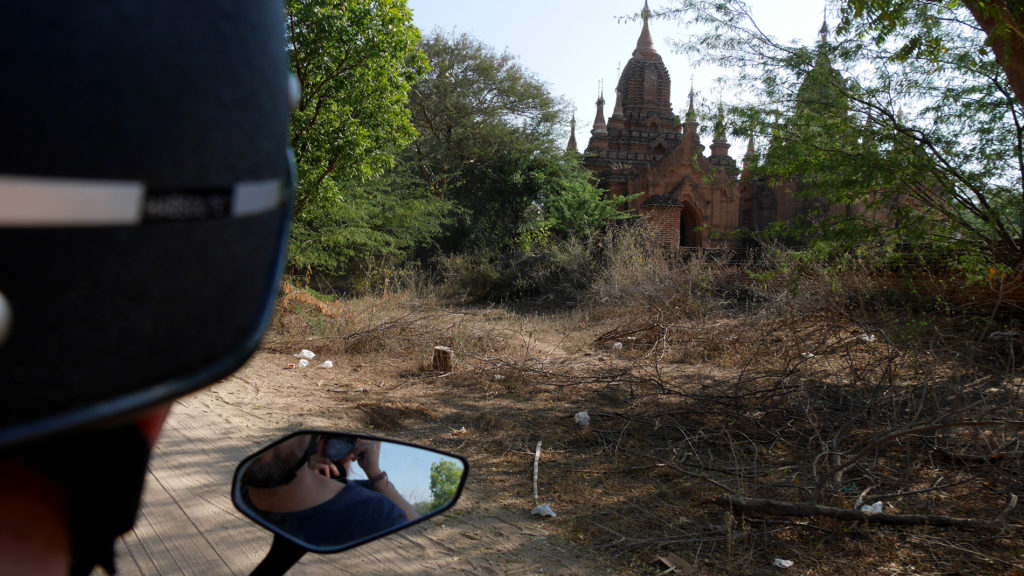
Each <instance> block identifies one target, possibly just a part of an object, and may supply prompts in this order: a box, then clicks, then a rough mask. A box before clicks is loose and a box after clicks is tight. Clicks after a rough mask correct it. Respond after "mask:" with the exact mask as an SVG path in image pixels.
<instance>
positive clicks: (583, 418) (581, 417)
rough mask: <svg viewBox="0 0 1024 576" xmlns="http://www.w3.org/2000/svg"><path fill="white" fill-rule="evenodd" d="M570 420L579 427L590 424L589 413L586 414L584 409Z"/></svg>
mask: <svg viewBox="0 0 1024 576" xmlns="http://www.w3.org/2000/svg"><path fill="white" fill-rule="evenodd" d="M572 420H573V422H575V423H576V425H577V426H579V427H580V428H586V427H587V426H590V414H587V412H586V410H584V411H583V412H577V413H576V415H575V416H573V417H572Z"/></svg>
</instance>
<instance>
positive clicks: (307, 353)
mask: <svg viewBox="0 0 1024 576" xmlns="http://www.w3.org/2000/svg"><path fill="white" fill-rule="evenodd" d="M295 357H296V358H302V359H303V360H312V359H313V358H316V354H314V353H313V351H312V350H306V349H305V348H303V350H302V352H299V353H298V354H296V355H295Z"/></svg>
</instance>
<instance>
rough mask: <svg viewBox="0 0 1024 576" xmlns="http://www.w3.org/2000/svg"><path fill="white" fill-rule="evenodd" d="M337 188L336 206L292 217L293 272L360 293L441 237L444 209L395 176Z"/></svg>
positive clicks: (422, 190) (410, 180)
mask: <svg viewBox="0 0 1024 576" xmlns="http://www.w3.org/2000/svg"><path fill="white" fill-rule="evenodd" d="M330 182H331V184H332V185H334V186H336V190H337V192H336V193H337V202H333V203H331V204H329V205H326V206H324V207H323V208H322V209H320V210H318V211H308V212H307V213H305V214H303V215H300V216H298V217H296V219H295V221H294V223H293V229H292V238H291V243H290V244H289V262H290V264H291V265H292V267H293V269H297V270H301V271H317V272H319V273H320V274H322V275H324V276H325V277H326V278H327V279H329V280H331V281H332V283H333V284H334V286H335V288H337V289H342V290H345V291H362V290H364V289H366V288H367V287H368V284H369V283H372V282H374V281H376V280H379V279H380V278H379V277H380V276H381V275H382V274H386V273H388V272H389V271H390V270H392V269H393V268H394V267H395V266H396V265H399V264H401V263H402V262H403V261H404V260H405V259H406V258H407V257H408V255H409V253H410V252H411V251H413V250H415V249H417V248H420V247H422V246H426V245H429V244H430V242H431V239H432V238H434V237H436V236H437V235H439V234H440V233H441V226H442V223H443V222H444V219H445V213H446V209H447V207H446V205H445V203H444V202H442V201H440V200H439V199H437V198H436V197H434V196H432V195H431V194H430V193H429V191H428V190H426V189H425V187H423V185H422V183H421V182H419V181H417V180H416V179H414V178H408V177H406V176H405V175H403V174H401V173H397V172H390V173H388V174H385V175H383V176H381V177H378V178H376V179H374V180H371V181H368V182H350V183H348V185H347V186H341V185H340V184H338V183H337V182H336V180H334V179H332V180H331V181H330Z"/></svg>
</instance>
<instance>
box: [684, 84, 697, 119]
mask: <svg viewBox="0 0 1024 576" xmlns="http://www.w3.org/2000/svg"><path fill="white" fill-rule="evenodd" d="M689 98H690V107H689V108H688V109H687V110H686V123H687V124H691V123H692V124H693V125H695V126H696V124H697V112H696V111H695V110H694V109H693V79H692V78H691V79H690V96H689Z"/></svg>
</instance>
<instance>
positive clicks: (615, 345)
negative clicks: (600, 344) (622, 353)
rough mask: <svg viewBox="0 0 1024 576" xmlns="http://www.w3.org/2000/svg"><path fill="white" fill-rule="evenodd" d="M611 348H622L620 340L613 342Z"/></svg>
mask: <svg viewBox="0 0 1024 576" xmlns="http://www.w3.org/2000/svg"><path fill="white" fill-rule="evenodd" d="M612 348H615V349H616V350H622V342H616V343H615V344H612Z"/></svg>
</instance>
